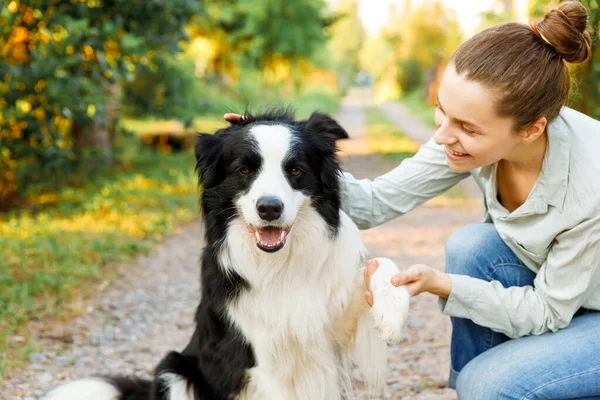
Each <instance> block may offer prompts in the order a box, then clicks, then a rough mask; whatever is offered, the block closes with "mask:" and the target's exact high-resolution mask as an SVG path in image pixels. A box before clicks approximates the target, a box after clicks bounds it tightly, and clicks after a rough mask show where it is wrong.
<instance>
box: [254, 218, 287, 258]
mask: <svg viewBox="0 0 600 400" xmlns="http://www.w3.org/2000/svg"><path fill="white" fill-rule="evenodd" d="M247 229H248V232H249V233H250V234H251V235H252V236H253V237H254V240H255V241H256V246H257V247H258V248H259V249H261V250H262V251H265V252H267V253H274V252H276V251H277V250H281V249H282V248H283V246H285V241H286V239H287V235H288V234H289V233H290V230H291V229H292V227H291V226H289V227H287V228H284V227H281V226H263V227H259V228H255V227H253V226H250V225H247Z"/></svg>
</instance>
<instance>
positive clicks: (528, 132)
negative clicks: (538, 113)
mask: <svg viewBox="0 0 600 400" xmlns="http://www.w3.org/2000/svg"><path fill="white" fill-rule="evenodd" d="M547 126H548V120H547V119H546V117H541V118H539V119H538V120H537V121H535V122H534V123H533V124H531V125H529V126H528V127H527V128H525V129H524V130H523V131H522V132H521V133H520V134H519V135H520V136H521V138H522V139H523V142H525V143H532V142H534V141H535V140H536V139H537V138H539V137H540V136H542V134H543V133H544V132H545V131H546V127H547Z"/></svg>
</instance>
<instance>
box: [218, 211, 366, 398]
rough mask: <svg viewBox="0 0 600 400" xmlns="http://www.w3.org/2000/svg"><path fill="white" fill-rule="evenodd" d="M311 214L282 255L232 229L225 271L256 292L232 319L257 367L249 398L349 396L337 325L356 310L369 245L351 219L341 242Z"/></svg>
mask: <svg viewBox="0 0 600 400" xmlns="http://www.w3.org/2000/svg"><path fill="white" fill-rule="evenodd" d="M303 214H304V215H303V217H301V218H299V219H298V220H297V221H296V223H295V225H294V227H293V230H292V232H291V235H290V238H289V242H288V243H287V244H286V248H284V249H282V250H280V251H279V252H277V253H274V254H268V253H264V252H262V251H260V250H258V249H256V246H255V244H254V243H253V239H252V237H251V236H250V235H249V234H248V232H247V231H246V227H245V226H244V225H243V224H239V223H236V222H233V223H232V225H231V226H230V231H229V233H230V234H229V235H228V241H227V246H225V248H226V251H224V252H223V253H222V254H221V263H222V265H223V266H225V268H231V270H233V271H235V272H236V273H238V274H240V275H241V276H242V277H243V278H245V279H246V280H247V281H248V282H249V283H250V286H251V289H250V290H248V291H244V292H243V293H242V294H241V295H240V296H239V298H238V299H237V300H236V301H235V303H233V304H230V305H228V313H229V315H230V317H231V320H232V321H235V323H236V325H237V326H238V328H239V329H240V330H241V331H242V333H243V335H244V337H245V338H246V340H247V341H248V342H249V343H250V344H251V345H252V348H253V350H254V353H255V357H256V362H257V366H256V367H255V368H253V369H252V370H250V371H249V378H250V385H249V387H248V390H247V392H246V393H245V394H244V395H243V396H242V398H252V399H254V398H263V396H264V395H267V394H268V398H288V399H294V398H297V399H301V398H305V399H308V398H315V399H316V398H323V399H325V398H327V399H336V398H339V396H340V393H341V391H342V389H341V388H340V376H339V363H340V362H341V361H340V357H343V354H339V349H337V348H336V343H335V340H334V337H335V333H334V332H333V331H334V330H335V326H334V322H335V321H336V319H337V318H340V317H341V314H342V313H343V312H344V311H345V310H347V308H348V302H349V300H350V292H351V290H352V288H353V285H354V280H355V277H356V274H357V270H358V269H359V268H360V267H361V265H362V262H363V261H364V255H365V249H364V244H363V243H362V239H361V236H360V233H359V231H358V229H357V228H356V227H355V225H353V224H352V223H351V221H350V219H349V218H348V217H347V216H346V215H345V214H344V213H341V219H342V221H341V225H340V231H339V234H338V237H337V238H331V237H330V235H329V232H328V231H327V227H326V224H325V222H324V220H323V219H322V218H321V217H320V216H319V215H318V214H317V213H316V211H314V209H312V208H310V207H306V208H305V209H304V210H303ZM342 244H343V246H342ZM274 377H275V379H273V378H274ZM258 392H263V394H260V393H258ZM277 393H280V395H281V396H280V397H279V396H277V395H276V394H277Z"/></svg>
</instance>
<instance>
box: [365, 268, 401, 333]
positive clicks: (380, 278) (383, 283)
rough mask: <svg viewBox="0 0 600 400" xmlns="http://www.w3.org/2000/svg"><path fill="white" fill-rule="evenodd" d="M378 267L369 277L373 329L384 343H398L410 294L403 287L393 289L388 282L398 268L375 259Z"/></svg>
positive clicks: (398, 270)
mask: <svg viewBox="0 0 600 400" xmlns="http://www.w3.org/2000/svg"><path fill="white" fill-rule="evenodd" d="M376 260H377V261H378V262H379V267H377V270H376V271H375V273H374V274H373V275H372V276H371V282H370V289H371V293H373V307H371V316H372V318H373V320H374V325H375V328H377V329H378V330H379V332H380V333H381V338H382V339H384V340H386V341H399V340H400V338H401V335H402V331H403V330H404V325H405V323H406V319H407V317H408V305H409V301H410V294H409V293H408V290H407V289H406V288H405V287H404V286H399V287H395V286H393V285H392V283H391V282H390V281H391V279H392V277H393V276H394V275H396V274H397V273H398V272H401V271H400V268H398V266H397V265H396V264H394V262H393V261H392V260H390V259H388V258H384V257H379V258H377V259H376Z"/></svg>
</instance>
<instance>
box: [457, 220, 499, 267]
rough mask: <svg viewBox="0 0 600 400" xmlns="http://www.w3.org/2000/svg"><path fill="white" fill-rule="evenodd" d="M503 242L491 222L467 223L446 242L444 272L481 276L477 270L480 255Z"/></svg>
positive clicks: (494, 249)
mask: <svg viewBox="0 0 600 400" xmlns="http://www.w3.org/2000/svg"><path fill="white" fill-rule="evenodd" d="M502 245H504V243H503V242H502V239H500V236H498V232H497V231H496V228H495V227H494V225H493V224H490V223H480V224H469V225H465V226H463V227H461V228H460V229H458V230H457V231H456V232H454V233H453V234H452V236H450V239H448V242H446V247H445V249H446V272H447V273H450V274H459V275H468V276H472V277H475V278H483V276H482V272H483V271H479V270H480V269H481V268H482V267H484V265H482V263H481V261H482V255H485V254H489V253H490V252H493V251H498V246H502Z"/></svg>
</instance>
